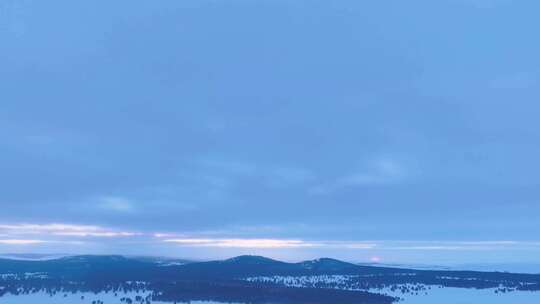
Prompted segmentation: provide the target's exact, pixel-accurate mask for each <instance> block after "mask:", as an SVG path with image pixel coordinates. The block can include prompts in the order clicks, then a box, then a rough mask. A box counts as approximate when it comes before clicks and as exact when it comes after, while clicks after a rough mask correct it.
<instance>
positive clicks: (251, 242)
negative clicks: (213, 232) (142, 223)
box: [164, 239, 312, 249]
mask: <svg viewBox="0 0 540 304" xmlns="http://www.w3.org/2000/svg"><path fill="white" fill-rule="evenodd" d="M164 242H167V243H175V244H180V245H185V246H191V247H224V248H266V249H270V248H299V247H312V244H311V243H306V242H304V241H299V240H277V239H166V240H164Z"/></svg>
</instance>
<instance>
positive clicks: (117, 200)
mask: <svg viewBox="0 0 540 304" xmlns="http://www.w3.org/2000/svg"><path fill="white" fill-rule="evenodd" d="M98 207H99V208H101V209H106V210H111V211H116V212H133V211H134V210H135V205H134V203H133V201H131V200H130V199H128V198H125V197H120V196H104V197H100V198H99V199H98Z"/></svg>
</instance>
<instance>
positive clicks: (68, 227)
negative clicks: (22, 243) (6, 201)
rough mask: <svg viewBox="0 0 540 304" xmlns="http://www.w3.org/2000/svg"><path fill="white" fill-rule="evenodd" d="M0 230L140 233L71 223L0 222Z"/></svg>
mask: <svg viewBox="0 0 540 304" xmlns="http://www.w3.org/2000/svg"><path fill="white" fill-rule="evenodd" d="M0 231H1V232H3V234H5V235H27V234H39V235H49V236H79V237H126V236H135V235H140V233H136V232H129V231H117V230H113V229H109V228H104V227H100V226H91V225H72V224H58V223H54V224H0Z"/></svg>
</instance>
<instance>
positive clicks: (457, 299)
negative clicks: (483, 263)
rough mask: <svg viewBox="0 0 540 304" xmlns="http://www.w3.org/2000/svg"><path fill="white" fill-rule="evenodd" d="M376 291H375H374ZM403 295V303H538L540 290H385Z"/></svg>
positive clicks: (394, 294)
mask: <svg viewBox="0 0 540 304" xmlns="http://www.w3.org/2000/svg"><path fill="white" fill-rule="evenodd" d="M374 292H375V291H374ZM384 293H386V294H388V295H392V296H397V297H401V298H402V299H403V300H402V301H401V302H399V303H403V304H486V303H489V304H538V303H540V292H530V291H514V292H509V293H497V294H496V293H495V290H494V289H468V288H451V287H446V288H435V289H431V290H429V291H427V295H426V294H424V293H420V294H419V295H411V294H407V295H401V294H400V293H398V292H394V293H392V292H384Z"/></svg>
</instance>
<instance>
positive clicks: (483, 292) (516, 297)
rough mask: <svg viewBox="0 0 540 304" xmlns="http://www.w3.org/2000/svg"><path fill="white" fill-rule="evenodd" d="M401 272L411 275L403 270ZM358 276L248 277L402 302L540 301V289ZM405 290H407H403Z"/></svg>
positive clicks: (476, 303)
mask: <svg viewBox="0 0 540 304" xmlns="http://www.w3.org/2000/svg"><path fill="white" fill-rule="evenodd" d="M401 275H407V274H406V273H405V274H401ZM355 277H356V278H357V276H348V275H319V276H300V277H292V276H271V277H252V278H247V279H246V280H248V281H252V282H273V283H277V284H283V285H286V286H290V287H317V286H319V287H321V286H322V287H323V288H337V289H346V290H365V291H370V292H373V293H380V294H386V295H389V296H393V297H399V298H401V299H402V300H401V302H400V303H404V304H484V303H489V304H509V303H512V304H513V303H516V304H517V303H519V304H538V303H540V292H531V291H511V292H507V293H501V292H498V291H499V290H498V289H495V288H489V289H473V288H452V287H442V286H427V285H423V284H402V285H395V286H393V287H394V288H393V289H394V291H392V290H391V288H389V287H385V288H381V289H376V288H371V289H365V288H364V287H363V286H362V284H361V283H360V282H359V281H358V280H354V279H355ZM403 290H405V291H406V292H403Z"/></svg>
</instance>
